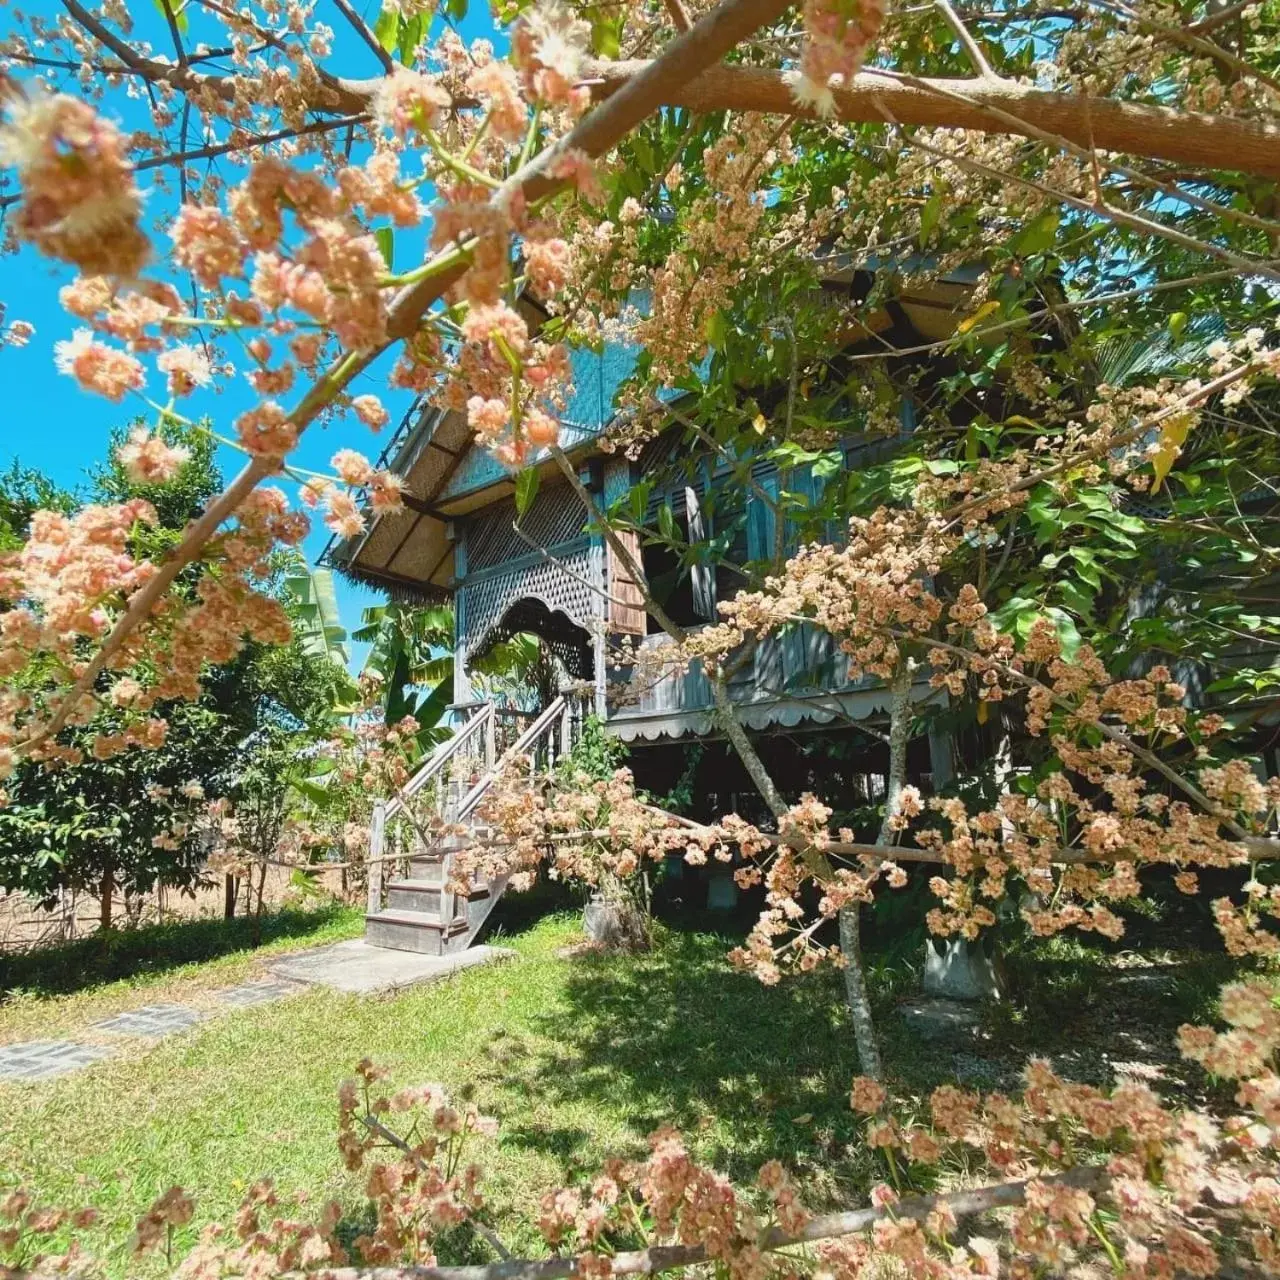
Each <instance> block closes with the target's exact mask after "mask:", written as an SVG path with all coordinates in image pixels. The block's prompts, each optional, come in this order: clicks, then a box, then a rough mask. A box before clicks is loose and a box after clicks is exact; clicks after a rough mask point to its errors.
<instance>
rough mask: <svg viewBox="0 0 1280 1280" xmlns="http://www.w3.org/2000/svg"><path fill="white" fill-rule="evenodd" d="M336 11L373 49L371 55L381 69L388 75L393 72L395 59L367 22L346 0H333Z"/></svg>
mask: <svg viewBox="0 0 1280 1280" xmlns="http://www.w3.org/2000/svg"><path fill="white" fill-rule="evenodd" d="M333 3H334V5H335V6H336V8H337V10H338V12H339V13H340V14H342V16H343V17H344V18H346V20H347V21H348V22H349V23H350V24H351V26H352V28H353V29H354V31H355V33H356V35H358V36H359V37H360V39H361V40H363V41H364V42H365V44H366V45H368V46H369V48H370V49H371V50H372V51H373V56H374V57H375V58H377V60H378V61H379V62H380V63H382V67H383V70H384V71H386V73H387V74H388V75H391V74H393V73H394V72H395V69H396V64H395V59H393V58H392V56H391V55H390V54H389V53H388V52H387V51H386V50H385V49H384V48H383V47H382V45H381V44H380V43H379V41H378V37H377V36H375V35H374V34H373V32H372V31H370V30H369V24H368V23H367V22H366V21H365V20H364V19H363V18H362V17H361V16H360V15H359V14H358V13H357V12H356V11H355V10H354V9H353V8H352V7H351V5H350V4H349V3H348V0H333Z"/></svg>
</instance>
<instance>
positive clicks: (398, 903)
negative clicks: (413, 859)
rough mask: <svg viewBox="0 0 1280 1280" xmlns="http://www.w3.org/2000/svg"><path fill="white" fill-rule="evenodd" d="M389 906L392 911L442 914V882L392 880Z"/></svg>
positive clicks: (388, 893)
mask: <svg viewBox="0 0 1280 1280" xmlns="http://www.w3.org/2000/svg"><path fill="white" fill-rule="evenodd" d="M387 906H388V907H389V908H390V909H391V910H393V911H394V910H404V911H422V912H425V913H426V914H428V915H438V914H439V912H440V881H439V880H438V879H436V880H417V879H414V880H392V881H391V882H390V883H389V884H388V885H387Z"/></svg>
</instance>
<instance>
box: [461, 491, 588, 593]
mask: <svg viewBox="0 0 1280 1280" xmlns="http://www.w3.org/2000/svg"><path fill="white" fill-rule="evenodd" d="M515 519H516V504H515V501H514V500H513V499H508V500H506V501H504V502H495V503H494V504H493V505H492V506H490V507H485V508H484V510H483V511H480V512H477V513H476V515H474V516H472V517H470V518H469V519H468V520H467V522H466V527H467V571H468V573H475V572H476V571H477V570H479V569H491V568H493V566H494V565H500V564H503V563H505V562H506V561H508V560H523V559H524V558H525V557H527V556H528V555H529V553H530V551H532V550H533V547H532V546H530V543H533V544H534V545H535V546H539V547H554V546H557V545H559V544H562V543H566V542H573V541H575V540H577V539H578V538H581V537H582V530H583V527H584V526H585V524H586V517H585V512H584V510H583V506H582V503H581V502H579V501H578V498H577V496H576V495H575V494H574V492H573V490H572V489H570V488H569V486H568V485H558V486H556V487H555V488H551V489H547V490H544V491H543V492H542V493H540V494H539V495H538V497H537V498H536V499H535V500H534V502H533V505H532V506H531V507H530V508H529V510H528V511H526V512H525V514H524V518H523V519H522V520H521V521H520V529H521V531H522V532H523V534H524V537H523V538H522V537H521V536H520V534H519V533H517V532H516V530H515V528H514V525H515Z"/></svg>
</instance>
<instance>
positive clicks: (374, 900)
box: [366, 800, 387, 916]
mask: <svg viewBox="0 0 1280 1280" xmlns="http://www.w3.org/2000/svg"><path fill="white" fill-rule="evenodd" d="M386 829H387V802H386V801H385V800H375V801H374V802H373V821H372V822H371V823H370V824H369V901H368V905H367V907H366V911H367V913H368V914H369V915H371V916H376V915H377V914H378V912H379V911H381V910H382V851H383V847H384V845H385V834H386Z"/></svg>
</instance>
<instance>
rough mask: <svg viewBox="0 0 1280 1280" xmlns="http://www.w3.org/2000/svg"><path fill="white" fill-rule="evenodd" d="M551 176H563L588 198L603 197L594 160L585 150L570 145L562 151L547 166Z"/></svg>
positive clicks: (597, 198)
mask: <svg viewBox="0 0 1280 1280" xmlns="http://www.w3.org/2000/svg"><path fill="white" fill-rule="evenodd" d="M547 172H548V173H549V174H550V175H551V177H553V178H563V179H564V180H565V181H566V182H567V183H569V185H570V186H572V187H573V188H574V189H575V190H576V191H578V192H579V193H580V194H581V195H584V196H585V197H586V198H587V199H588V200H591V201H594V202H599V201H600V200H602V199H603V198H604V190H603V189H602V188H601V186H600V179H599V177H597V175H596V162H595V161H594V160H593V159H592V158H591V157H590V156H589V155H587V153H586V152H585V151H580V150H578V149H577V148H575V147H570V148H569V149H568V150H567V151H562V152H561V153H560V155H558V156H556V158H555V159H554V160H552V162H551V164H550V165H549V166H548V167H547Z"/></svg>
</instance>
